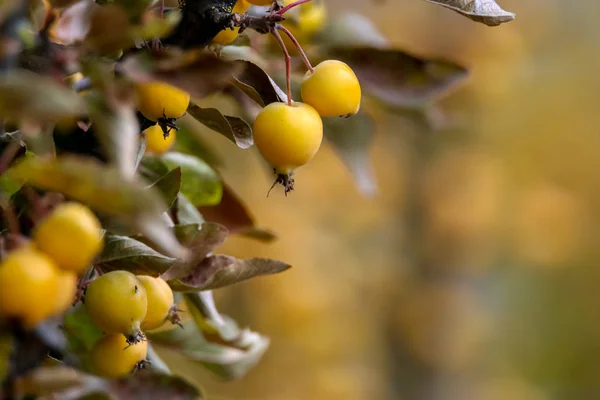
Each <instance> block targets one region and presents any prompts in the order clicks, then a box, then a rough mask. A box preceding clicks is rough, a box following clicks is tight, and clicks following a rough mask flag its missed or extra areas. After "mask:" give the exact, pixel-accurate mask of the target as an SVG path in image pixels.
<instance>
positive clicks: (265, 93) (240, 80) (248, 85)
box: [233, 61, 287, 107]
mask: <svg viewBox="0 0 600 400" xmlns="http://www.w3.org/2000/svg"><path fill="white" fill-rule="evenodd" d="M237 63H239V64H241V65H244V66H245V68H244V72H242V73H241V74H240V75H238V76H237V77H236V78H234V79H233V85H234V86H235V87H237V88H238V89H240V90H241V91H242V92H244V93H245V94H246V95H247V96H248V97H250V98H251V99H252V100H254V101H255V102H257V103H258V104H260V105H261V106H263V107H264V106H266V105H267V104H270V103H275V102H278V101H287V96H285V94H284V92H283V91H282V90H281V89H280V88H279V86H277V84H276V83H275V82H274V81H273V80H272V79H271V77H270V76H269V75H268V74H267V73H266V72H265V71H264V70H263V69H262V68H260V67H259V66H258V65H256V64H253V63H251V62H249V61H237Z"/></svg>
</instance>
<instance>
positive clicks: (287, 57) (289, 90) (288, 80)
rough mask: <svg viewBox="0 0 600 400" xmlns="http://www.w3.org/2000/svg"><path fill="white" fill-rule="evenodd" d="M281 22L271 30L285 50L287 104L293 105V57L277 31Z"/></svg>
mask: <svg viewBox="0 0 600 400" xmlns="http://www.w3.org/2000/svg"><path fill="white" fill-rule="evenodd" d="M278 26H280V25H279V24H277V25H275V29H273V30H272V31H271V33H272V34H273V36H275V39H277V43H279V47H281V50H283V55H284V57H285V81H286V84H287V104H288V106H290V107H291V106H292V58H291V57H290V52H289V51H288V49H287V47H285V43H284V42H283V38H282V37H281V35H280V34H279V32H278V31H277V29H278Z"/></svg>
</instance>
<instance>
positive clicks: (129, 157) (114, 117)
mask: <svg viewBox="0 0 600 400" xmlns="http://www.w3.org/2000/svg"><path fill="white" fill-rule="evenodd" d="M86 99H87V100H88V106H89V110H90V117H91V118H92V120H93V121H94V133H95V136H96V137H97V138H98V139H99V141H100V143H101V144H102V146H103V148H104V150H105V154H106V155H107V156H108V158H109V160H110V161H111V162H112V163H113V164H114V165H116V166H117V168H118V169H119V171H121V173H122V174H123V176H124V177H126V178H132V177H133V176H134V174H135V170H136V168H137V164H136V162H137V158H138V153H139V147H140V146H139V137H140V134H139V133H140V124H139V122H138V120H137V116H136V112H135V95H134V93H133V91H132V90H131V88H125V87H114V86H113V87H111V88H110V90H106V91H104V92H103V93H99V92H94V93H93V94H89V95H87V96H86Z"/></svg>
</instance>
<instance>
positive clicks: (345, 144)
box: [323, 111, 377, 196]
mask: <svg viewBox="0 0 600 400" xmlns="http://www.w3.org/2000/svg"><path fill="white" fill-rule="evenodd" d="M374 130H375V124H374V121H373V119H372V118H371V117H370V116H369V114H367V113H366V112H364V111H361V112H359V113H358V114H357V115H354V116H352V117H350V118H338V117H330V118H323V134H324V136H325V138H326V139H327V141H329V143H331V145H332V146H333V148H334V150H335V151H336V153H337V154H338V155H339V157H340V158H341V159H342V161H343V162H344V164H345V165H346V167H347V168H348V170H349V171H350V173H351V174H352V176H353V178H354V181H355V183H356V186H357V188H358V190H359V191H360V192H361V193H362V194H363V195H365V196H373V195H375V194H376V193H377V184H376V183H375V178H374V176H373V168H372V166H371V161H370V159H369V148H370V147H371V144H372V143H373V133H374Z"/></svg>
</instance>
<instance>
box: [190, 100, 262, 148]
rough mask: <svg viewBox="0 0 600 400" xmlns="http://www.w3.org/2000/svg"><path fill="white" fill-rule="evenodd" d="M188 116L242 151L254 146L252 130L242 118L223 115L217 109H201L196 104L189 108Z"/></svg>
mask: <svg viewBox="0 0 600 400" xmlns="http://www.w3.org/2000/svg"><path fill="white" fill-rule="evenodd" d="M188 114H190V115H191V116H192V117H194V118H195V119H196V120H197V121H199V122H201V123H203V124H204V125H206V126H208V127H209V128H210V129H212V130H214V131H215V132H219V133H220V134H222V135H223V136H225V137H226V138H227V139H229V140H231V141H232V142H233V143H235V144H236V145H237V146H238V147H239V148H241V149H247V148H248V147H251V146H252V145H253V144H254V139H253V138H252V128H251V127H250V125H248V123H247V122H246V121H244V120H243V119H241V118H237V117H230V116H227V115H223V114H221V112H220V111H219V110H217V109H216V108H200V107H198V106H197V105H195V104H194V105H191V106H190V107H189V108H188Z"/></svg>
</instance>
